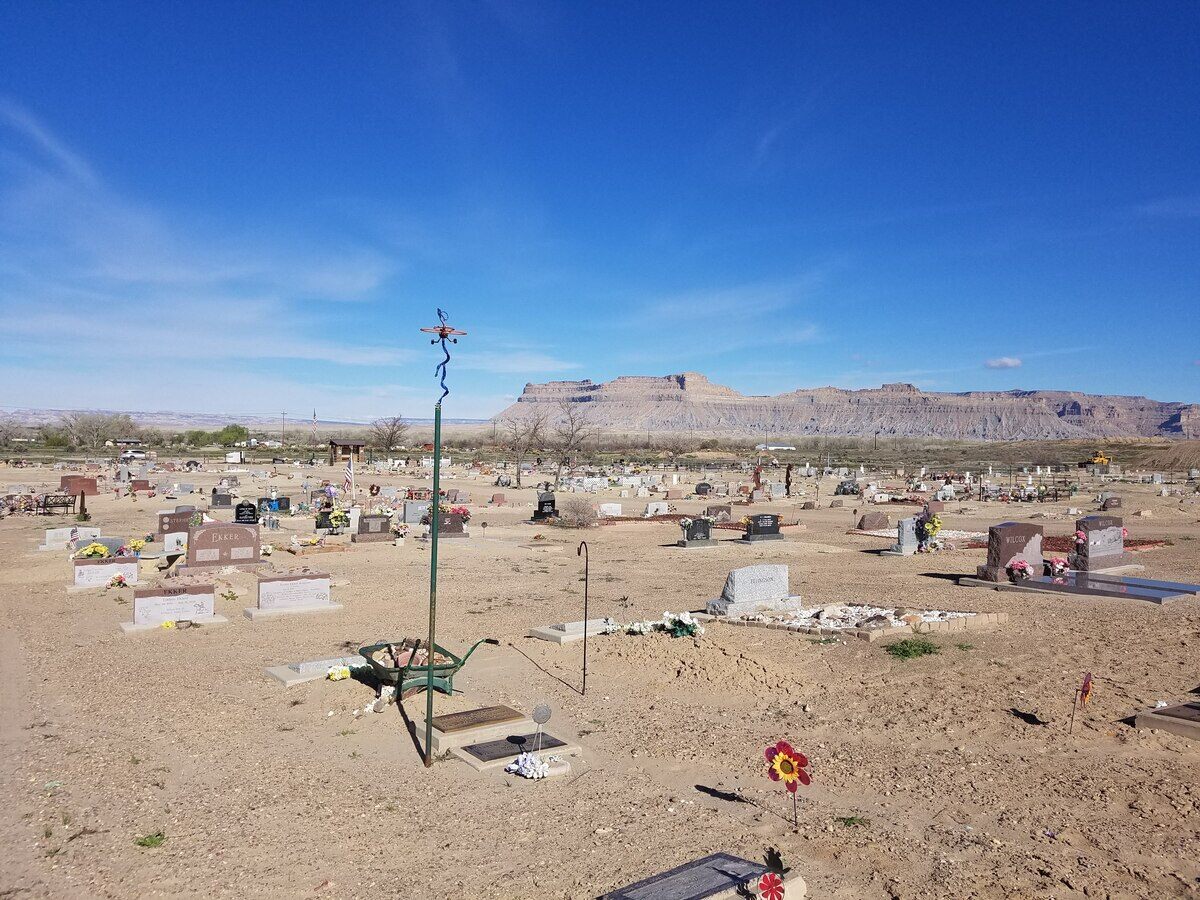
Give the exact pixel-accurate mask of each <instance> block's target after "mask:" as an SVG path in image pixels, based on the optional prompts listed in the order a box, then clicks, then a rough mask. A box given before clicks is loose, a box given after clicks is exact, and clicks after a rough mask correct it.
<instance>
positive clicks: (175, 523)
mask: <svg viewBox="0 0 1200 900" xmlns="http://www.w3.org/2000/svg"><path fill="white" fill-rule="evenodd" d="M191 527H192V513H190V512H188V511H186V510H184V511H182V512H180V511H175V512H159V514H158V539H159V540H160V541H161V542H162V549H163V552H164V553H182V552H183V548H184V546H185V545H186V544H187V540H188V529H190V528H191Z"/></svg>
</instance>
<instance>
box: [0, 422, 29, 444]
mask: <svg viewBox="0 0 1200 900" xmlns="http://www.w3.org/2000/svg"><path fill="white" fill-rule="evenodd" d="M24 432H25V429H24V428H23V427H21V424H20V423H19V422H18V421H17V420H16V419H14V418H13V417H12V416H0V447H7V446H8V445H9V444H11V443H12V440H13V438H15V437H20V436H21V435H22V434H23V433H24Z"/></svg>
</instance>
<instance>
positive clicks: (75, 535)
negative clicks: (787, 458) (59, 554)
mask: <svg viewBox="0 0 1200 900" xmlns="http://www.w3.org/2000/svg"><path fill="white" fill-rule="evenodd" d="M77 540H79V526H78V525H72V526H71V543H72V544H74V543H75V542H76V541H77Z"/></svg>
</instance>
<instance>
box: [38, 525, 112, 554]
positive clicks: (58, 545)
mask: <svg viewBox="0 0 1200 900" xmlns="http://www.w3.org/2000/svg"><path fill="white" fill-rule="evenodd" d="M72 532H74V533H75V546H76V547H86V546H87V545H88V544H90V543H91V542H92V541H94V540H95V539H96V538H98V537H100V529H99V528H92V527H83V526H79V527H75V528H47V529H46V539H45V541H44V542H43V543H41V544H39V545H38V549H39V550H66V549H67V545H68V544H70V543H71V534H72Z"/></svg>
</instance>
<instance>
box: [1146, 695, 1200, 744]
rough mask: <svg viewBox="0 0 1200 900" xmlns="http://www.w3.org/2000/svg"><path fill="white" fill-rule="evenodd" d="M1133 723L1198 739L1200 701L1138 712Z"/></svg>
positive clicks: (1199, 734)
mask: <svg viewBox="0 0 1200 900" xmlns="http://www.w3.org/2000/svg"><path fill="white" fill-rule="evenodd" d="M1134 725H1135V726H1136V727H1137V728H1157V729H1159V730H1161V731H1169V732H1171V734H1177V735H1179V736H1180V737H1185V738H1191V739H1192V740H1193V741H1200V703H1179V704H1176V705H1175V706H1165V707H1163V708H1162V709H1151V710H1147V711H1146V712H1140V713H1138V714H1137V716H1136V717H1135V718H1134Z"/></svg>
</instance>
